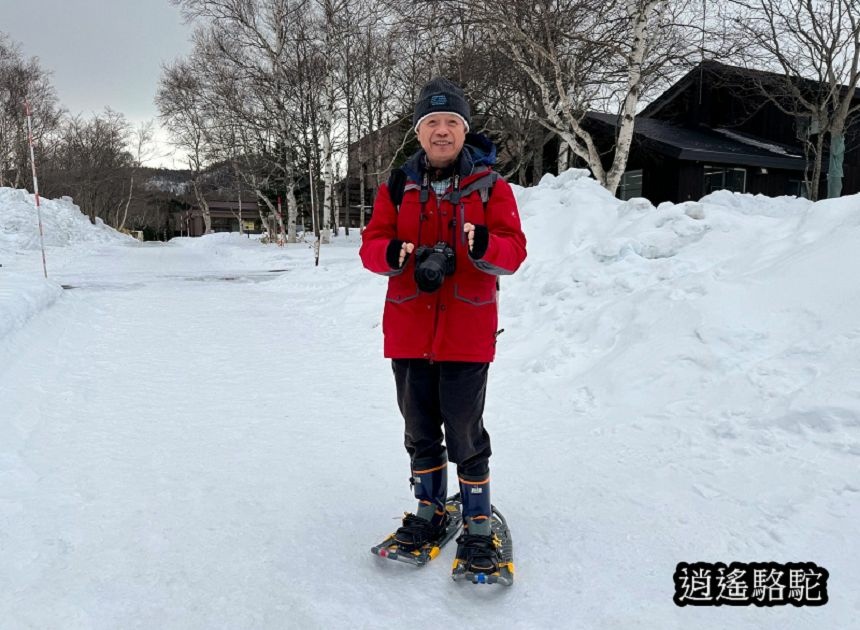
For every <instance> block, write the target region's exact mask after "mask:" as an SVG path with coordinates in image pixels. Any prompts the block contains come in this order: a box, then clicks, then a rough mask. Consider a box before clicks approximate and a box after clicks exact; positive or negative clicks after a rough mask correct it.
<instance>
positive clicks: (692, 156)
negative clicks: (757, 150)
mask: <svg viewBox="0 0 860 630" xmlns="http://www.w3.org/2000/svg"><path fill="white" fill-rule="evenodd" d="M678 159H679V160H687V161H691V162H692V161H696V162H715V163H717V164H736V165H737V166H760V167H765V168H781V169H785V170H789V171H802V170H804V169H805V168H806V165H805V163H804V161H803V160H802V159H800V158H789V157H785V158H781V157H768V156H766V155H748V154H747V155H745V154H738V153H721V152H719V151H699V150H697V149H681V150H680V151H679V152H678Z"/></svg>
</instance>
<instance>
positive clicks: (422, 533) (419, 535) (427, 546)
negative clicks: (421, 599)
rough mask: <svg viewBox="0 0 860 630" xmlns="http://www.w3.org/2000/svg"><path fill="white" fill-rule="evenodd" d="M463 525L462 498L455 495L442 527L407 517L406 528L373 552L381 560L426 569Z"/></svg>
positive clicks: (373, 549) (401, 528)
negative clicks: (394, 561) (425, 566)
mask: <svg viewBox="0 0 860 630" xmlns="http://www.w3.org/2000/svg"><path fill="white" fill-rule="evenodd" d="M462 524H463V513H462V510H461V508H460V495H459V494H455V495H454V496H451V497H448V499H447V501H446V503H445V516H444V520H443V522H442V525H441V526H439V527H434V526H432V525H431V524H430V523H429V522H428V521H426V520H424V519H423V518H418V517H417V516H415V515H414V514H407V515H406V516H405V517H404V518H403V526H401V527H400V528H399V529H398V530H397V531H396V532H394V533H392V534H391V535H389V536H388V537H387V538H386V539H385V540H383V541H382V542H381V543H379V544H378V545H375V546H373V547H371V549H370V551H371V553H374V554H376V555H377V556H379V557H380V558H386V559H388V560H399V561H400V562H406V563H408V564H412V565H415V566H422V565H425V564H427V563H428V562H430V561H431V560H432V559H433V558H435V557H436V556H438V555H439V552H440V551H441V550H442V547H444V546H445V545H446V544H447V543H448V542H449V541H450V540H451V539H452V538H454V536H456V535H457V532H458V531H460V527H461V526H462Z"/></svg>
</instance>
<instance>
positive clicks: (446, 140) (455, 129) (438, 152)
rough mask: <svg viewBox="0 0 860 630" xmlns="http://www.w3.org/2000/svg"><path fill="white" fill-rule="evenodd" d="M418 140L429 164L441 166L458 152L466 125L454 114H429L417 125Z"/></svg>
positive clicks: (461, 146)
mask: <svg viewBox="0 0 860 630" xmlns="http://www.w3.org/2000/svg"><path fill="white" fill-rule="evenodd" d="M418 142H420V143H421V148H422V149H424V151H426V153H427V161H428V162H430V165H431V166H435V167H436V168H443V167H445V166H448V165H449V164H451V163H452V162H453V161H454V160H455V159H456V157H457V156H458V155H459V154H460V149H462V148H463V143H465V142H466V125H465V124H464V123H463V119H462V118H460V117H459V116H457V115H455V114H444V113H442V114H431V115H429V116H428V117H427V118H425V119H424V120H422V121H421V124H420V125H418Z"/></svg>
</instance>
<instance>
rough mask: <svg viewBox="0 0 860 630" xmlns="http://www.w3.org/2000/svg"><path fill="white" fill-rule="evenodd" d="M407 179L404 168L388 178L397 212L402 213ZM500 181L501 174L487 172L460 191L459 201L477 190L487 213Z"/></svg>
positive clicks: (391, 196)
mask: <svg viewBox="0 0 860 630" xmlns="http://www.w3.org/2000/svg"><path fill="white" fill-rule="evenodd" d="M407 179H408V177H407V176H406V171H404V170H403V169H402V168H396V169H394V170H393V171H391V174H390V175H389V176H388V195H389V197H390V198H391V203H393V204H394V207H395V209H396V210H397V212H400V204H401V203H403V193H404V191H405V190H406V182H407ZM498 179H499V174H498V173H497V172H496V171H492V170H491V171H487V172H486V174H484V175H482V176H481V177H479V178H478V179H476V180H475V181H473V182H471V183H470V184H469V185H468V186H466V187H465V188H464V189H463V190H460V191H459V194H458V195H457V197H458V199H459V198H460V197H463V196H465V195H468V194H470V193H472V192H473V191H475V190H477V191H478V194H479V195H480V197H481V203H482V204H483V205H484V212H486V211H487V204H488V203H489V201H490V194H491V193H492V191H493V187H494V186H495V185H496V181H497V180H498Z"/></svg>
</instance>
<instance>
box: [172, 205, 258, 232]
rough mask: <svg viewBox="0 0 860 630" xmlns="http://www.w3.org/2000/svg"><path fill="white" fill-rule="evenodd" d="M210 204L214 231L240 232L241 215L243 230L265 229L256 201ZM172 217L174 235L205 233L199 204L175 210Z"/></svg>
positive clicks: (255, 230) (256, 230)
mask: <svg viewBox="0 0 860 630" xmlns="http://www.w3.org/2000/svg"><path fill="white" fill-rule="evenodd" d="M208 205H209V216H210V217H211V218H212V231H213V232H239V231H240V230H239V218H240V217H241V221H242V230H241V231H242V232H245V233H246V234H261V233H262V232H263V231H264V226H263V224H262V222H261V221H260V213H259V211H258V210H257V204H256V202H253V201H252V202H248V201H242V202H241V203H240V202H239V201H209V202H208ZM172 217H173V235H174V236H202V235H203V234H205V230H204V227H203V212H202V211H201V209H200V207H199V205H197V204H194V205H192V206H191V208H190V209H188V210H179V211H176V212H173V213H172Z"/></svg>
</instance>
